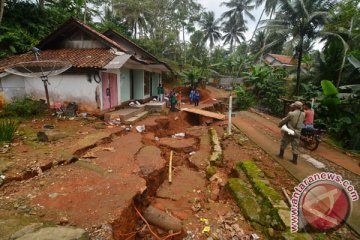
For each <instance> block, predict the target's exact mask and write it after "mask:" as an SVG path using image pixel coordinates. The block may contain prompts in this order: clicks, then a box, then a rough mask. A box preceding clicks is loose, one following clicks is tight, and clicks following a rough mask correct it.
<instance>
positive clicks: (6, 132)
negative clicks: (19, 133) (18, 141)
mask: <svg viewBox="0 0 360 240" xmlns="http://www.w3.org/2000/svg"><path fill="white" fill-rule="evenodd" d="M17 127H18V124H17V122H16V121H14V120H11V119H1V120H0V142H11V140H12V139H13V138H14V134H15V132H16V130H17Z"/></svg>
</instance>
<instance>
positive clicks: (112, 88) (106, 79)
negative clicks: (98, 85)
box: [101, 72, 118, 110]
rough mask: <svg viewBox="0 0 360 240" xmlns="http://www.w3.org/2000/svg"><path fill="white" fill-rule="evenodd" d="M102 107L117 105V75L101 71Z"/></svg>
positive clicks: (107, 107)
mask: <svg viewBox="0 0 360 240" xmlns="http://www.w3.org/2000/svg"><path fill="white" fill-rule="evenodd" d="M101 79H102V94H103V109H104V110H105V109H109V108H111V107H114V106H117V105H118V89H117V75H116V74H115V73H107V72H102V73H101Z"/></svg>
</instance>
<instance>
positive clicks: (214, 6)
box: [198, 0, 264, 40]
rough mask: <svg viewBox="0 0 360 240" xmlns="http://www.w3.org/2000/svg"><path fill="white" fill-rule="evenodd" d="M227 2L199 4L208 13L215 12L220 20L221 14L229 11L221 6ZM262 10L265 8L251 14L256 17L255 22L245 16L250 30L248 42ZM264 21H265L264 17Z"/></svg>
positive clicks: (203, 0) (215, 0) (210, 0)
mask: <svg viewBox="0 0 360 240" xmlns="http://www.w3.org/2000/svg"><path fill="white" fill-rule="evenodd" d="M225 1H226V2H227V1H228V0H198V3H200V4H201V5H202V6H203V7H204V8H205V10H206V11H213V12H214V13H215V17H216V19H218V18H220V17H221V14H222V13H223V12H225V11H227V10H229V9H228V8H226V7H225V6H220V5H221V3H222V2H225ZM262 9H263V7H262V6H261V7H259V8H257V9H255V10H253V11H252V12H251V14H252V15H254V17H255V19H256V20H255V21H252V20H250V19H248V18H247V17H246V16H245V19H246V20H247V24H246V26H247V27H248V29H249V30H248V31H247V32H246V33H245V37H246V40H250V38H251V36H252V34H253V31H254V30H255V27H256V23H257V21H258V20H259V18H260V15H261V11H262ZM263 19H264V16H263Z"/></svg>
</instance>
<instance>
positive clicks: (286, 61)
mask: <svg viewBox="0 0 360 240" xmlns="http://www.w3.org/2000/svg"><path fill="white" fill-rule="evenodd" d="M264 63H265V64H267V65H270V66H279V67H296V63H297V61H296V59H294V58H293V57H291V56H285V55H279V54H272V53H268V54H266V55H265V56H264Z"/></svg>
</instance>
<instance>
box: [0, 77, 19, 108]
mask: <svg viewBox="0 0 360 240" xmlns="http://www.w3.org/2000/svg"><path fill="white" fill-rule="evenodd" d="M0 81H1V86H2V91H3V94H2V95H3V97H4V98H5V102H10V101H11V100H12V99H13V98H19V97H20V98H21V97H23V96H25V83H24V77H21V76H16V75H12V74H10V75H7V76H6V77H3V78H1V80H0ZM0 91H1V89H0Z"/></svg>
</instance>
